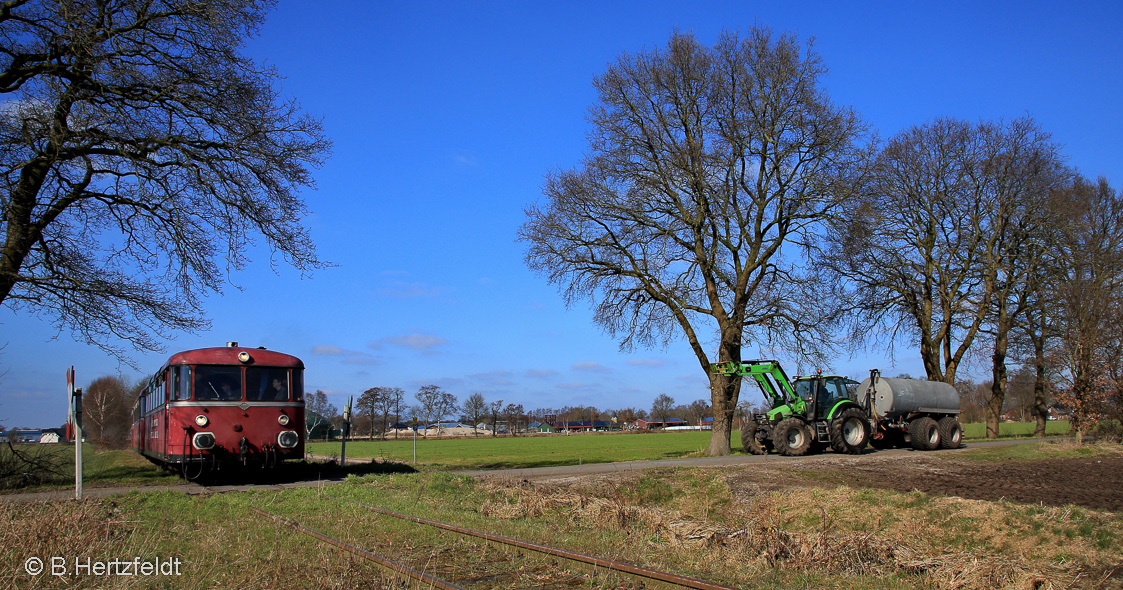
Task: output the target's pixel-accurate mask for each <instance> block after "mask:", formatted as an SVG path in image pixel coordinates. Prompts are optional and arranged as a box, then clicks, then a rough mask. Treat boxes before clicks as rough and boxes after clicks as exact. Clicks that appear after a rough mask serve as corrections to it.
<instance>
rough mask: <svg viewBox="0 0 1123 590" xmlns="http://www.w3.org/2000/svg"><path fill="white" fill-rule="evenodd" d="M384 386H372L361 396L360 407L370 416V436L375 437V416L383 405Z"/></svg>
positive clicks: (364, 413) (362, 411)
mask: <svg viewBox="0 0 1123 590" xmlns="http://www.w3.org/2000/svg"><path fill="white" fill-rule="evenodd" d="M384 389H386V388H384V387H371V388H370V389H368V390H366V391H364V392H363V394H362V395H360V396H359V401H358V404H359V408H360V410H361V413H362V414H363V415H365V416H367V417H368V418H370V437H371V438H374V417H375V416H376V415H377V412H378V409H379V408H380V407H382V398H383V395H384V394H383V390H384Z"/></svg>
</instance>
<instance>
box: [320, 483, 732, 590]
mask: <svg viewBox="0 0 1123 590" xmlns="http://www.w3.org/2000/svg"><path fill="white" fill-rule="evenodd" d="M327 497H328V498H331V499H333V500H339V501H341V502H349V503H351V504H355V505H356V506H362V507H363V508H366V509H368V510H372V511H374V512H377V513H379V514H384V515H386V516H392V517H394V518H400V519H402V520H410V521H413V522H416V523H418V524H424V525H428V526H432V527H436V528H439V529H444V530H446V531H452V532H454V533H460V534H462V535H467V536H470V537H476V538H480V539H486V540H488V541H494V542H496V543H502V544H504V545H510V546H513V547H519V548H521V549H528V550H530V551H537V552H539V553H545V554H547V555H553V556H555V557H561V558H563V559H569V560H573V561H579V562H582V563H587V564H590V565H593V566H596V567H602V568H605V569H609V570H613V571H618V572H624V573H627V574H631V575H633V576H640V577H643V578H648V579H651V580H658V581H660V582H667V583H670V584H674V585H676V586H684V587H686V588H697V589H698V590H737V589H736V588H733V587H730V586H723V585H721V584H715V583H713V582H707V581H705V580H699V579H696V578H688V577H686V576H680V575H678V574H672V573H669V572H663V571H659V570H653V569H649V568H645V567H640V566H637V565H632V564H630V563H623V562H620V561H613V560H611V559H601V558H599V557H593V556H590V555H585V554H582V553H574V552H572V551H567V550H565V549H558V548H556V547H549V546H546V545H539V544H537V543H529V542H527V541H520V540H518V539H512V538H510V537H503V536H500V535H493V534H491V533H485V532H483V531H477V530H474V529H468V528H464V527H459V526H456V525H451V524H445V523H443V522H437V521H435V520H428V519H424V518H421V517H418V516H410V515H408V514H402V513H400V512H394V511H393V510H386V509H385V508H378V507H376V506H371V505H369V504H363V503H362V502H355V501H354V500H346V499H344V498H336V497H334V496H327Z"/></svg>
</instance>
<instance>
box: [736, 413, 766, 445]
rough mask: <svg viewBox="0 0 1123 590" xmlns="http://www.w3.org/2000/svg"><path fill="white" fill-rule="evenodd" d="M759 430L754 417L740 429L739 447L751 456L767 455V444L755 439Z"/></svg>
mask: <svg viewBox="0 0 1123 590" xmlns="http://www.w3.org/2000/svg"><path fill="white" fill-rule="evenodd" d="M759 429H760V424H758V423H757V421H756V415H753V416H751V417H750V418H749V420H748V422H745V425H744V426H742V427H741V446H742V447H745V450H746V451H747V452H749V453H752V454H753V455H767V454H768V442H767V441H761V440H760V439H758V438H757V437H756V435H757V431H758V430H759Z"/></svg>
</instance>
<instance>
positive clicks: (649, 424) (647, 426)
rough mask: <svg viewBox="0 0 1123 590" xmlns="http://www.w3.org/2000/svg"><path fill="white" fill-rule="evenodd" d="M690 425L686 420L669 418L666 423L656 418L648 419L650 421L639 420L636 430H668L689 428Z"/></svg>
mask: <svg viewBox="0 0 1123 590" xmlns="http://www.w3.org/2000/svg"><path fill="white" fill-rule="evenodd" d="M689 425H690V423H689V422H687V421H686V420H683V419H682V418H667V420H666V421H662V420H659V419H656V418H648V419H643V418H641V419H639V420H636V429H637V430H656V429H667V428H672V427H676V426H689Z"/></svg>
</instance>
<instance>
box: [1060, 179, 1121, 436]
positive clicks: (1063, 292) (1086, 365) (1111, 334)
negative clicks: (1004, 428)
mask: <svg viewBox="0 0 1123 590" xmlns="http://www.w3.org/2000/svg"><path fill="white" fill-rule="evenodd" d="M1067 197H1068V199H1067V202H1066V206H1065V207H1062V208H1059V209H1058V212H1063V214H1064V215H1063V218H1062V219H1061V224H1062V225H1061V227H1062V230H1061V231H1060V232H1059V239H1058V240H1057V242H1056V249H1057V252H1058V257H1059V259H1060V261H1061V264H1059V265H1058V269H1059V270H1060V272H1059V274H1058V275H1057V276H1056V277H1055V278H1054V281H1053V283H1052V289H1053V292H1054V295H1053V305H1054V310H1053V312H1054V313H1055V314H1056V315H1057V317H1058V324H1059V326H1060V328H1059V330H1058V332H1059V333H1058V334H1057V336H1058V339H1059V340H1060V341H1061V343H1062V345H1061V349H1062V357H1061V358H1062V363H1063V366H1064V368H1065V369H1066V370H1065V371H1064V372H1063V374H1062V375H1063V379H1064V382H1062V383H1061V384H1060V385H1061V386H1062V387H1061V391H1058V392H1057V398H1058V399H1059V400H1060V401H1061V402H1062V403H1063V404H1065V405H1067V406H1068V407H1069V408H1071V409H1072V411H1073V428H1074V429H1075V430H1076V432H1077V439H1078V440H1081V439H1082V437H1083V435H1084V434H1086V433H1087V432H1088V430H1089V428H1090V427H1091V426H1093V425H1094V424H1095V423H1096V422H1097V421H1098V420H1099V419H1100V418H1104V417H1111V418H1115V419H1118V418H1120V417H1123V412H1121V411H1120V410H1121V406H1120V405H1118V404H1123V197H1121V196H1120V194H1119V193H1118V192H1117V191H1116V190H1115V189H1114V188H1112V187H1111V186H1110V185H1109V184H1108V182H1107V180H1106V179H1103V178H1101V179H1099V181H1098V182H1095V183H1091V182H1087V181H1084V180H1080V179H1078V180H1077V181H1076V182H1074V183H1073V184H1072V186H1071V188H1070V189H1069V190H1068V191H1067Z"/></svg>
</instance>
